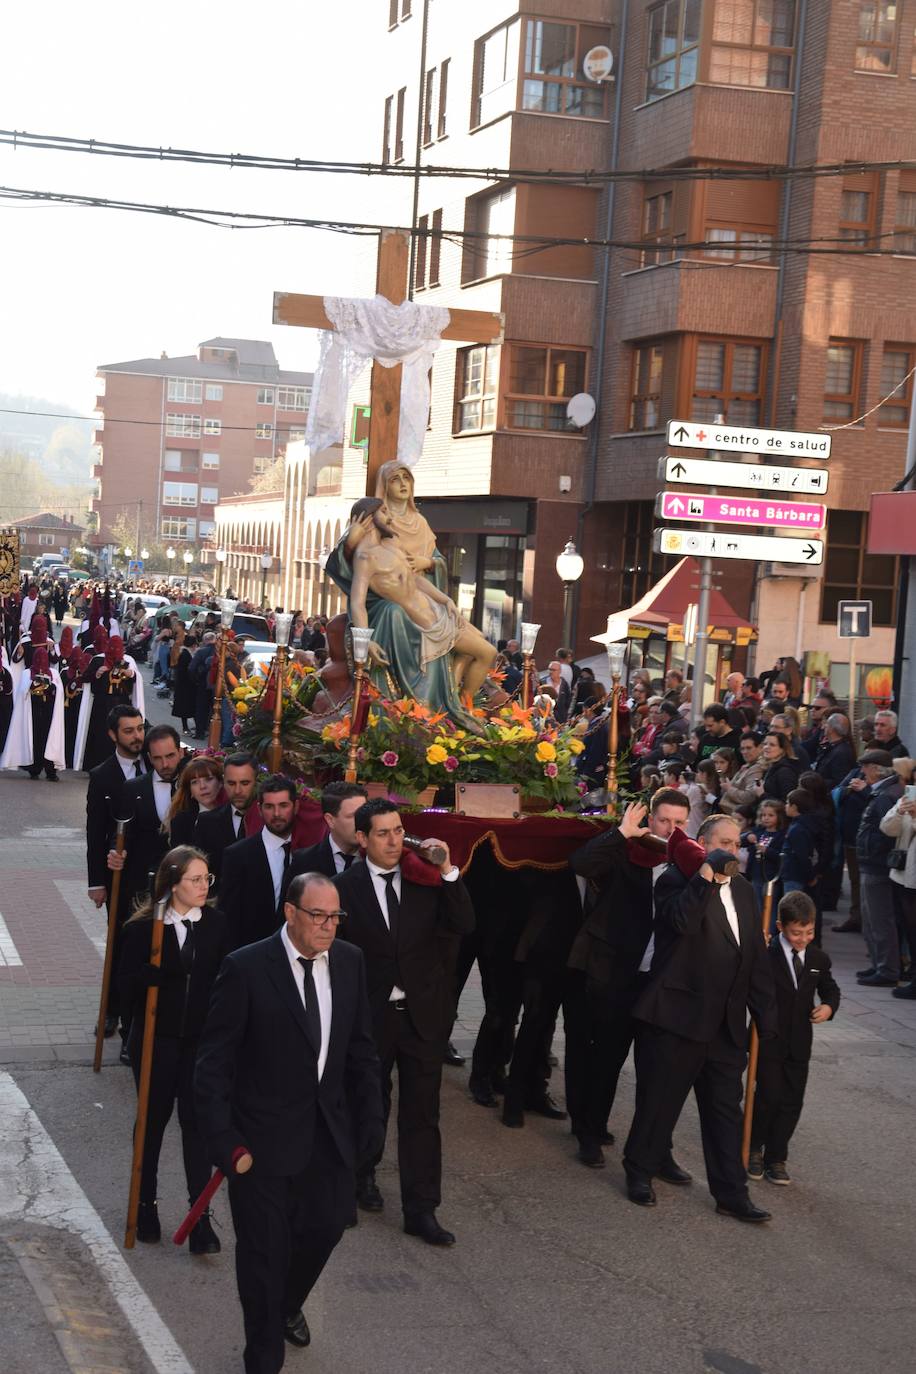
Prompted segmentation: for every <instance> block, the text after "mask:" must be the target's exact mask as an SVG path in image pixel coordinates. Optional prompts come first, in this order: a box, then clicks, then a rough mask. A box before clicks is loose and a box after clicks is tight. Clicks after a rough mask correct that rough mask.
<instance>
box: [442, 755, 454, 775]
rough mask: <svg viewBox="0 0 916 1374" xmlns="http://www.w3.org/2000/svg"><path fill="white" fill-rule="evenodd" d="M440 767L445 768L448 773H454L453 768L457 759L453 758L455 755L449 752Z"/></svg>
mask: <svg viewBox="0 0 916 1374" xmlns="http://www.w3.org/2000/svg"><path fill="white" fill-rule="evenodd" d="M442 767H443V768H445V769H447V771H448V772H449V773H454V771H455V769H456V768H457V767H458V760H457V759H456V758H455V755H454V754H449V756H448V758H447V759H446V760H445V763H443V765H442Z"/></svg>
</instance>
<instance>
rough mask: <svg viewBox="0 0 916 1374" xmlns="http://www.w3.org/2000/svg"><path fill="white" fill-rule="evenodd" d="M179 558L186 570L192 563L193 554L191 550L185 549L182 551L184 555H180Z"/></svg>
mask: <svg viewBox="0 0 916 1374" xmlns="http://www.w3.org/2000/svg"><path fill="white" fill-rule="evenodd" d="M181 557H182V561H183V562H184V565H185V567H186V568H190V566H191V564H192V563H193V562H194V555H193V553H192V552H191V550H190V549H185V551H184V553H183V554H182V555H181Z"/></svg>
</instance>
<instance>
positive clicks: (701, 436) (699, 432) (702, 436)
mask: <svg viewBox="0 0 916 1374" xmlns="http://www.w3.org/2000/svg"><path fill="white" fill-rule="evenodd" d="M697 438H698V439H699V441H700V443H701V444H702V443H703V442H704V441H705V439H706V434H705V432H704V431H703V430H702V429H698V430H697Z"/></svg>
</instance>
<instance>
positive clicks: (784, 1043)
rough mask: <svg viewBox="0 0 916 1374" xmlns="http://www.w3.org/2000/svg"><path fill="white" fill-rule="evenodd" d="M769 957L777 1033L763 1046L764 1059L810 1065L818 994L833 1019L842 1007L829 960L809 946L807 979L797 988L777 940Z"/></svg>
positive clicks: (771, 944) (820, 951)
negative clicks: (815, 1004) (774, 998)
mask: <svg viewBox="0 0 916 1374" xmlns="http://www.w3.org/2000/svg"><path fill="white" fill-rule="evenodd" d="M767 954H768V955H769V958H770V963H771V965H772V968H773V986H774V988H775V991H776V1019H777V1023H778V1031H777V1035H776V1038H775V1039H773V1040H765V1041H762V1042H761V1045H760V1054H761V1058H767V1059H794V1060H796V1061H797V1062H799V1063H807V1061H808V1060H809V1059H810V1058H811V1043H812V1035H813V1027H812V1024H811V1012H812V1011H813V1009H814V995H815V993H817V996H818V998H819V1000H820V1001H821V1002H826V1004H827V1006H828V1007H832V1009H833V1013H834V1015H836V1010H837V1007H838V1006H839V1005H840V989H839V987H838V985H837V983H836V980H835V979H834V977H833V974H832V973H831V971H830V968H831V965H830V956H829V955H828V954H825V953H824V951H823V950H822V949H820V948H819V947H818V946H817V945H809V946H808V948H807V949H806V950H805V956H804V957H805V972H804V976H803V977H802V979H801V982H800V983H799V986H798V987H797V988H796V986H795V984H794V983H793V981H792V975H791V973H790V972H789V965H788V964H787V963H786V956H785V953H784V952H783V949H782V946H781V944H780V941H779V937H778V936H775V937H774V938H773V940H772V941H771V943H770V947H769V949H768V950H767Z"/></svg>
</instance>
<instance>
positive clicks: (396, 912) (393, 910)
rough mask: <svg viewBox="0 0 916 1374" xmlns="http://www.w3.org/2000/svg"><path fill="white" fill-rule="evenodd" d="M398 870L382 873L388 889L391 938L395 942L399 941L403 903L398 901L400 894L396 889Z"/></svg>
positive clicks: (386, 897)
mask: <svg viewBox="0 0 916 1374" xmlns="http://www.w3.org/2000/svg"><path fill="white" fill-rule="evenodd" d="M396 871H397V870H393V871H392V872H391V873H383V874H382V877H383V878H384V879H385V886H386V888H387V889H388V890H387V892H386V893H385V899H386V901H387V903H388V929H389V930H390V931H391V938H392V940H393V941H394V942H395V944H397V942H398V918H399V917H400V914H401V903H400V902H399V901H398V894H397V893H396V892H395V890H394V877H395V872H396Z"/></svg>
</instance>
